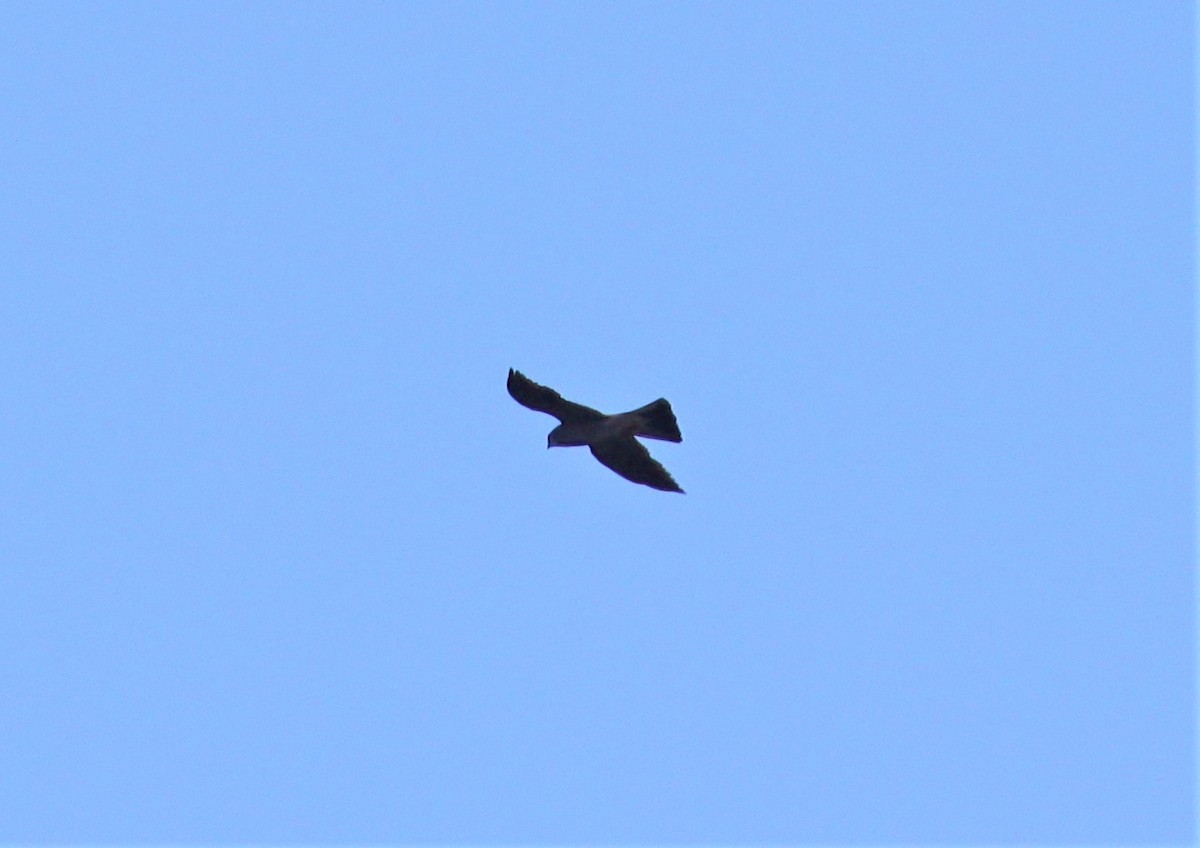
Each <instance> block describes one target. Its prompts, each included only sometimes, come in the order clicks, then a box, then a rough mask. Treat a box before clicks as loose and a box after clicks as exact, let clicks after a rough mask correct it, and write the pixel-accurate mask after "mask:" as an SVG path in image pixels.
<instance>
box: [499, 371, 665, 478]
mask: <svg viewBox="0 0 1200 848" xmlns="http://www.w3.org/2000/svg"><path fill="white" fill-rule="evenodd" d="M508 393H509V394H510V395H512V396H513V400H515V401H516V402H517V403H519V404H521V406H527V407H529V408H530V409H536V410H537V411H538V412H545V413H547V414H549V415H553V416H554V417H555V418H557V419H558V420H559V421H561V422H562V423H561V424H559V425H558V426H557V427H555V428H554V429H553V430H551V431H550V435H548V436H547V437H546V447H548V448H558V447H573V446H576V445H587V446H588V447H589V448H590V449H591V451H592V456H594V457H596V459H598V460H600V462H601V463H603V464H604V465H607V466H608V467H609V468H611V469H612V470H613V471H615V472H617V473H618V474H620V475H621V476H622V477H624V478H625V479H626V480H632V481H633V482H634V483H641V484H642V485H643V486H649V487H650V488H652V489H659V490H661V491H664V492H679V493H681V494H682V493H683V489H681V488H679V484H678V483H676V482H675V481H674V480H673V479H672V478H671V475H670V474H669V473H668V472H667V469H665V468H663V467H662V466H661V465H659V464H658V463H657V462H656V461H655V460H654V457H652V456H650V451H648V450H646V447H645V445H643V444H642V443H641V442H639V441H638V440H637V439H636V438H635V437H636V436H642V437H644V438H647V439H661V440H662V441H664V442H682V441H683V436H682V435H680V433H679V424H677V423H676V422H675V413H674V412H672V411H671V404H669V403H667V399H666V398H659V399H658V400H656V401H654V403H648V404H646V405H645V406H643V407H641V408H640V409H635V410H633V411H632V412H621V413H618V414H617V415H605V414H604V413H603V412H597V411H596V410H594V409H592V408H591V407H588V406H583V405H582V404H578V403H572V402H571V401H569V400H563V396H562V395H560V394H559V393H558V392H556V391H554V389H550V388H547V387H546V386H540V385H538V384H537V383H535V382H533V380H530V379H529V378H528V377H526V376H525V375H524V374H522V373H521V372H520V371H514V370H513V369H511V368H509V369H508Z"/></svg>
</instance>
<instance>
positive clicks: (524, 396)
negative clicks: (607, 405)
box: [508, 368, 607, 424]
mask: <svg viewBox="0 0 1200 848" xmlns="http://www.w3.org/2000/svg"><path fill="white" fill-rule="evenodd" d="M508 393H509V394H510V395H512V396H513V400H515V401H516V402H517V403H519V404H521V406H527V407H529V408H530V409H536V410H537V411H538V412H545V413H548V414H549V415H553V416H554V417H555V418H557V419H558V420H559V421H561V422H563V423H564V424H566V423H568V422H572V423H574V422H586V421H599V420H601V419H603V418H606V417H607V416H605V414H604V413H603V412H597V411H596V410H594V409H592V408H591V407H588V406H584V405H583V404H579V403H572V402H571V401H569V400H563V396H562V395H560V394H559V393H558V392H556V391H554V389H550V388H547V387H546V386H541V385H538V384H537V383H535V382H533V380H530V379H529V378H528V377H526V376H525V375H524V374H522V373H521V372H520V371H514V370H513V369H511V368H509V369H508Z"/></svg>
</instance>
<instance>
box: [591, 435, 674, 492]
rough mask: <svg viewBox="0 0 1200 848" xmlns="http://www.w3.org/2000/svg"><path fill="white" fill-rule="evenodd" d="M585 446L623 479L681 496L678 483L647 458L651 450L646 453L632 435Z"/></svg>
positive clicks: (656, 462) (655, 461) (656, 463)
mask: <svg viewBox="0 0 1200 848" xmlns="http://www.w3.org/2000/svg"><path fill="white" fill-rule="evenodd" d="M588 447H590V448H591V450H592V456H594V457H596V459H598V460H600V461H601V462H602V463H603V464H605V465H607V466H608V467H609V468H611V469H612V470H613V471H615V472H617V473H618V474H620V475H621V476H622V477H624V478H625V479H626V480H632V481H633V482H634V483H641V484H642V485H643V486H649V487H650V488H652V489H658V490H660V491H663V492H679V493H680V494H682V493H683V489H681V488H679V484H678V483H676V482H675V480H674V478H672V477H671V475H670V473H668V471H667V469H665V468H663V467H662V465H660V464H659V463H658V461H657V460H655V459H654V457H652V456H651V455H650V451H648V450H646V446H645V445H643V444H642V443H641V442H639V441H638V440H637V439H635V438H633V436H625V437H622V438H616V439H606V440H604V441H602V442H594V443H593V444H591V445H588Z"/></svg>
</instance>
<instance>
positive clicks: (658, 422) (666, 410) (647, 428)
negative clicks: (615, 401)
mask: <svg viewBox="0 0 1200 848" xmlns="http://www.w3.org/2000/svg"><path fill="white" fill-rule="evenodd" d="M634 413H635V414H637V415H640V416H641V419H642V422H641V425H640V426H639V427H638V430H637V435H639V436H645V437H646V438H647V439H661V440H662V441H664V442H682V441H683V435H682V434H681V433H680V432H679V423H678V422H677V421H676V420H675V413H674V412H672V411H671V404H669V403H668V402H667V399H666V398H659V399H658V400H656V401H654V403H648V404H646V405H645V406H643V407H642V408H641V409H635V410H634Z"/></svg>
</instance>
